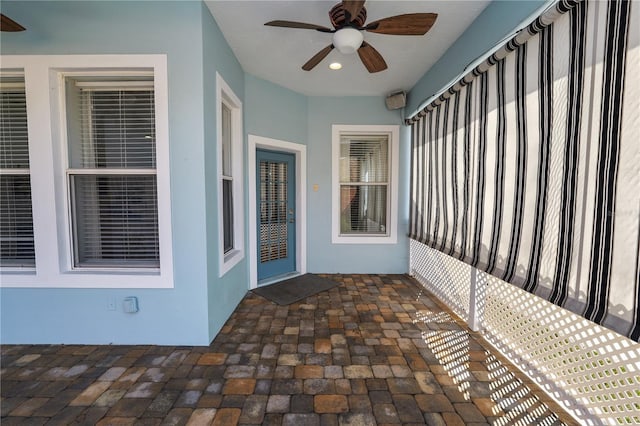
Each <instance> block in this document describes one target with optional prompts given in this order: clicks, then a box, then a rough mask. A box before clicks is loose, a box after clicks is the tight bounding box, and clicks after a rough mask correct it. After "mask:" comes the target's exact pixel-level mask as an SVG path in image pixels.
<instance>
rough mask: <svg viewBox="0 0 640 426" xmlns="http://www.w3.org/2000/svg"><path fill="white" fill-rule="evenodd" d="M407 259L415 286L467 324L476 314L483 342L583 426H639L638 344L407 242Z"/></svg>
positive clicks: (504, 283) (465, 265) (639, 351)
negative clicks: (597, 425) (636, 425)
mask: <svg viewBox="0 0 640 426" xmlns="http://www.w3.org/2000/svg"><path fill="white" fill-rule="evenodd" d="M410 256H411V257H410V262H411V273H412V274H413V275H414V277H415V278H416V279H417V280H418V281H419V282H420V283H421V284H423V285H424V286H425V287H426V288H427V289H428V290H430V291H432V292H433V293H434V294H435V295H436V296H438V298H440V299H441V300H442V301H443V302H444V303H446V304H447V305H448V306H449V307H450V308H451V309H452V310H453V311H454V312H455V313H456V314H458V315H460V317H461V318H463V319H465V320H467V321H468V319H469V312H470V311H473V310H475V311H476V312H477V315H478V323H479V324H480V326H479V328H480V330H481V331H482V333H483V335H484V337H485V339H486V340H487V341H488V342H489V343H491V344H492V345H493V346H494V347H495V348H496V349H498V350H499V351H500V352H501V353H502V354H504V355H505V356H506V357H507V358H508V359H509V360H510V361H511V362H513V363H514V364H515V365H516V366H518V368H520V369H521V370H522V371H523V372H524V373H526V374H527V375H528V376H529V377H530V378H531V379H532V380H534V381H535V382H536V383H537V384H538V385H539V386H540V387H541V388H543V389H544V390H545V391H546V392H547V393H548V394H549V395H550V396H551V397H552V398H553V399H555V400H556V401H557V402H558V403H559V404H560V405H561V406H563V407H565V409H566V410H567V411H568V412H569V413H570V414H572V415H573V416H574V417H575V418H576V419H577V420H579V421H580V422H581V423H582V424H587V425H591V424H593V425H595V424H609V425H626V424H640V344H638V343H636V342H634V341H632V340H629V339H627V338H626V337H624V336H621V335H619V334H617V333H615V332H613V331H611V330H608V329H606V328H603V327H601V326H599V325H597V324H595V323H592V322H590V321H588V320H586V319H584V318H582V317H580V316H578V315H576V314H574V313H572V312H570V311H567V310H565V309H562V308H560V307H558V306H555V305H553V304H551V303H549V302H547V301H546V300H544V299H541V298H539V297H537V296H535V295H532V294H530V293H527V292H525V291H523V290H521V289H519V288H517V287H515V286H513V285H511V284H508V283H506V282H504V281H502V280H500V279H498V278H496V277H493V276H491V275H488V274H486V273H484V272H477V275H476V274H475V273H473V272H472V268H471V266H469V265H467V264H464V263H462V262H459V261H458V260H456V259H453V258H451V257H449V256H447V255H445V254H443V253H440V252H438V251H436V250H433V249H431V248H429V247H427V246H425V245H424V244H421V243H418V242H416V241H413V240H411V242H410ZM438 268H440V269H441V270H439V271H438V270H437V269H438ZM473 275H476V283H475V286H474V285H472V283H471V277H472V276H473ZM474 288H477V289H479V291H477V292H473V291H472V290H473V289H474ZM470 300H473V301H475V305H476V306H469V305H467V306H465V305H464V302H466V303H469V301H470Z"/></svg>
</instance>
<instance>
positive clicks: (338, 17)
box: [329, 3, 367, 29]
mask: <svg viewBox="0 0 640 426" xmlns="http://www.w3.org/2000/svg"><path fill="white" fill-rule="evenodd" d="M329 19H331V24H332V25H333V28H335V29H340V28H342V27H343V26H344V25H345V24H348V22H347V17H346V16H345V10H344V5H343V4H342V3H338V4H336V5H335V6H333V7H332V8H331V10H330V11H329ZM366 20H367V9H365V8H364V6H363V7H362V8H361V9H360V12H358V16H352V17H351V23H350V25H353V26H356V27H358V28H362V27H363V26H364V23H365V21H366Z"/></svg>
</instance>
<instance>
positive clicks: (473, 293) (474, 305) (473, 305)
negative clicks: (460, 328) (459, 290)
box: [468, 267, 483, 331]
mask: <svg viewBox="0 0 640 426" xmlns="http://www.w3.org/2000/svg"><path fill="white" fill-rule="evenodd" d="M482 297H483V294H480V292H478V270H477V269H476V268H474V267H471V274H470V277H469V321H468V325H469V328H470V329H471V330H472V331H479V330H480V325H481V323H482V318H481V317H480V303H482V300H481V298H482Z"/></svg>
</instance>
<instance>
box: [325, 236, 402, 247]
mask: <svg viewBox="0 0 640 426" xmlns="http://www.w3.org/2000/svg"><path fill="white" fill-rule="evenodd" d="M397 242H398V238H397V237H396V236H395V235H358V236H347V235H333V237H332V238H331V243H332V244H367V245H368V244H396V243H397Z"/></svg>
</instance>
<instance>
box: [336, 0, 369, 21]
mask: <svg viewBox="0 0 640 426" xmlns="http://www.w3.org/2000/svg"><path fill="white" fill-rule="evenodd" d="M364 2H365V0H342V7H343V9H344V11H345V13H346V14H347V16H345V18H346V19H345V22H351V21H352V20H353V19H354V18H355V17H357V16H358V14H359V13H360V10H361V9H362V6H364Z"/></svg>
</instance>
